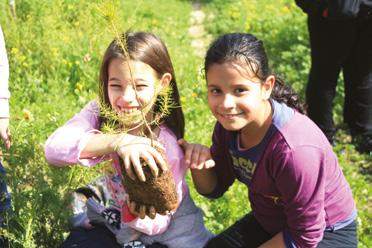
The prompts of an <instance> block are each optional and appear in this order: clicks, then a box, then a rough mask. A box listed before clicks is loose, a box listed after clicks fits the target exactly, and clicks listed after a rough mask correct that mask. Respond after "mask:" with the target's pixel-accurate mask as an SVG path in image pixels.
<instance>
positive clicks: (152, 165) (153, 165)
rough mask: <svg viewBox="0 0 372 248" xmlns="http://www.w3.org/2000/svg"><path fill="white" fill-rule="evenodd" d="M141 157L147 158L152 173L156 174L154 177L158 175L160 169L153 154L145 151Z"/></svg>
mask: <svg viewBox="0 0 372 248" xmlns="http://www.w3.org/2000/svg"><path fill="white" fill-rule="evenodd" d="M141 157H142V158H143V160H145V162H146V163H147V165H148V166H149V167H150V170H151V173H152V174H153V175H154V177H157V176H158V174H159V169H158V166H157V165H156V163H155V160H154V158H153V157H152V156H151V154H150V153H148V152H143V153H142V154H141Z"/></svg>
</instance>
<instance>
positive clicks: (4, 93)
mask: <svg viewBox="0 0 372 248" xmlns="http://www.w3.org/2000/svg"><path fill="white" fill-rule="evenodd" d="M8 80H9V64H8V57H7V55H6V48H5V41H4V36H3V31H2V29H1V27H0V118H9V97H10V93H9V89H8Z"/></svg>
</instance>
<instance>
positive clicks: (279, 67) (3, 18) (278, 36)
mask: <svg viewBox="0 0 372 248" xmlns="http://www.w3.org/2000/svg"><path fill="white" fill-rule="evenodd" d="M201 2H202V8H203V11H204V12H205V13H206V14H207V17H206V20H205V27H206V30H207V32H208V34H211V35H212V36H213V37H216V36H218V35H219V34H222V33H225V32H235V31H239V32H251V33H253V34H255V35H256V36H258V37H259V38H260V39H262V40H263V41H264V43H265V46H266V49H267V51H268V53H269V56H270V59H271V63H272V67H273V68H274V69H275V71H276V73H278V74H280V75H282V76H283V77H284V78H285V79H286V81H287V82H288V83H289V84H291V85H292V86H293V87H294V88H295V89H296V90H297V91H298V92H299V93H300V94H301V95H302V96H303V92H304V87H305V85H306V81H307V73H308V69H309V64H310V58H309V52H310V51H309V45H308V34H307V30H306V16H305V15H304V14H303V13H301V11H300V10H299V9H298V8H297V7H296V6H295V4H294V1H291V0H241V1H237V0H236V1H233V0H229V1H228V0H202V1H201ZM16 3H17V19H16V20H14V19H13V18H12V17H11V15H10V11H9V8H8V6H7V1H1V2H0V23H1V26H2V28H3V31H4V35H5V37H6V46H7V51H8V57H9V63H10V80H9V81H10V90H11V93H12V96H11V101H10V104H11V132H12V134H13V143H14V145H13V146H12V148H11V150H10V151H5V150H3V155H4V158H3V159H4V163H5V165H6V169H7V181H8V185H9V187H10V189H11V191H12V199H13V214H11V216H10V217H9V228H8V229H7V230H5V231H3V232H5V233H4V234H5V235H6V236H8V238H9V239H10V240H12V243H13V246H14V247H27V248H29V247H30V248H31V247H57V246H58V244H60V243H61V242H62V240H63V239H64V238H65V237H66V235H67V232H68V216H69V210H68V209H67V206H68V202H69V192H71V191H72V190H73V189H74V188H76V187H78V186H82V185H84V184H85V183H87V182H89V181H90V180H91V179H92V178H94V177H96V176H97V175H99V173H100V172H101V168H100V167H99V166H97V167H95V168H90V169H88V168H82V167H81V166H72V167H69V168H56V167H52V166H49V165H48V164H47V163H46V161H45V158H44V152H43V143H44V142H45V140H46V139H47V137H48V136H49V135H50V134H51V133H52V132H53V131H54V130H55V129H56V128H57V127H59V126H61V125H62V124H63V123H64V122H66V121H67V120H68V119H69V118H71V117H72V116H73V115H74V114H75V113H77V112H78V111H79V110H80V109H81V108H82V107H83V106H84V105H85V104H86V103H87V102H88V101H89V100H91V99H93V98H95V97H96V96H97V94H96V93H97V78H98V70H99V64H100V59H101V57H102V56H103V53H104V50H105V49H106V47H107V46H108V44H109V42H110V41H111V40H112V39H113V38H114V36H115V34H114V33H113V30H112V27H111V26H110V24H109V23H108V22H107V18H105V17H104V16H102V10H105V11H106V12H110V13H112V14H114V15H115V17H116V18H117V20H118V23H119V24H120V29H121V30H122V31H125V30H126V29H128V28H131V29H132V30H142V31H151V32H154V33H156V34H157V35H159V36H160V37H161V38H162V39H163V40H164V41H165V43H166V44H167V46H168V49H169V51H170V55H171V57H172V60H173V63H174V66H175V70H176V77H177V81H178V84H179V89H180V94H181V101H182V104H183V109H184V112H185V115H186V139H187V140H189V141H191V142H200V143H204V144H206V145H209V144H210V136H211V132H212V127H213V123H214V119H213V117H212V116H211V114H210V112H209V110H208V107H207V104H206V87H205V81H204V77H203V73H202V64H203V60H202V58H199V57H197V56H196V55H193V48H192V47H191V45H190V44H191V37H190V36H189V34H188V28H189V26H190V24H189V15H190V12H191V10H192V6H191V2H190V1H186V0H178V1H177V0H152V1H145V0H143V1H118V0H113V1H104V0H102V1H88V0H79V1H77V0H55V1H47V0H38V1H36V0H17V1H16ZM110 6H112V7H113V8H112V9H111V8H110ZM341 80H342V79H340V82H342V81H341ZM340 85H342V84H341V83H340ZM338 91H339V94H338V97H337V99H336V100H335V110H336V111H335V119H336V121H337V122H338V123H341V121H342V118H341V116H342V115H341V111H342V96H343V88H342V86H341V87H339V89H338ZM338 141H339V144H338V145H337V146H336V147H335V152H336V153H337V155H338V157H339V160H340V163H341V166H342V167H343V170H344V173H345V175H346V177H347V179H348V181H349V183H350V185H351V187H352V190H353V194H354V197H355V201H356V203H357V207H358V211H359V217H358V235H359V236H358V239H359V243H360V247H372V240H371V238H370V237H371V227H370V223H371V209H372V206H371V202H372V201H371V188H370V186H368V185H370V184H371V164H372V163H371V161H372V159H371V157H370V156H366V155H364V156H363V155H360V154H358V153H357V152H355V150H354V146H353V145H352V144H350V137H349V135H348V134H347V132H346V131H343V130H341V131H339V132H338ZM188 181H189V185H190V188H191V190H192V195H193V197H194V199H195V200H196V202H197V204H198V205H199V206H200V207H201V208H202V209H203V211H204V214H205V221H206V224H207V226H208V228H210V230H212V231H213V232H219V231H221V230H223V229H224V228H226V227H227V226H228V225H230V224H232V223H233V222H234V221H236V220H237V219H238V218H240V217H242V216H243V215H244V214H245V213H247V212H248V211H249V204H248V202H247V199H246V198H247V197H246V195H247V192H246V188H245V187H244V186H243V185H240V184H239V183H235V184H234V185H233V186H232V187H231V189H230V190H229V191H228V192H227V193H226V194H225V196H224V197H223V198H221V199H219V200H215V201H210V200H206V199H204V198H202V197H201V196H199V195H198V194H197V193H196V192H195V190H194V189H193V186H192V182H191V180H190V179H189V178H188Z"/></svg>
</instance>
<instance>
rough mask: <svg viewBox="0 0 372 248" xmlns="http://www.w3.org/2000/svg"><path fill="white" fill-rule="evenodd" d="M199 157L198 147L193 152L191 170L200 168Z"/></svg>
mask: <svg viewBox="0 0 372 248" xmlns="http://www.w3.org/2000/svg"><path fill="white" fill-rule="evenodd" d="M199 157H200V149H199V147H196V148H194V149H193V151H192V155H191V165H190V168H197V167H199Z"/></svg>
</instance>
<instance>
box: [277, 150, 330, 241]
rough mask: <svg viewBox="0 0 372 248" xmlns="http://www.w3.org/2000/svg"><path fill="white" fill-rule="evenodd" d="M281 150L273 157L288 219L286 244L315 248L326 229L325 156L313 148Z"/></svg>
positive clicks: (278, 185) (278, 186)
mask: <svg viewBox="0 0 372 248" xmlns="http://www.w3.org/2000/svg"><path fill="white" fill-rule="evenodd" d="M280 150H281V152H278V153H276V154H280V155H278V156H274V157H273V161H276V162H273V164H274V166H273V170H274V173H273V175H274V180H275V182H276V185H277V188H278V190H279V192H280V195H281V196H282V199H283V203H284V212H285V214H286V217H287V226H288V229H286V230H284V234H285V238H286V242H287V244H288V243H293V244H295V245H296V247H316V246H317V244H318V243H319V241H320V240H321V239H322V238H323V232H324V229H325V226H326V223H325V211H324V199H325V171H324V161H325V158H324V153H323V152H322V151H321V150H320V149H319V148H316V147H311V146H300V147H297V148H294V149H292V150H290V151H287V152H283V149H280ZM290 247H291V246H290Z"/></svg>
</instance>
